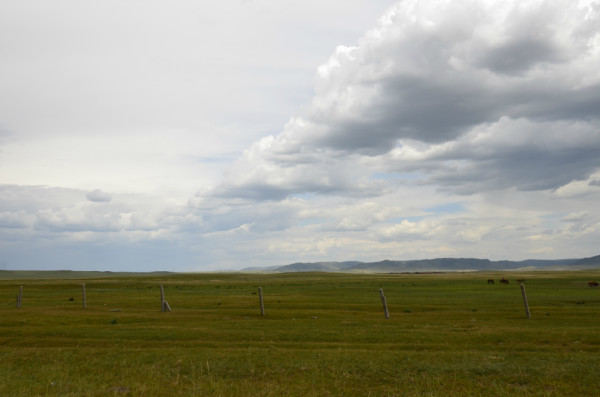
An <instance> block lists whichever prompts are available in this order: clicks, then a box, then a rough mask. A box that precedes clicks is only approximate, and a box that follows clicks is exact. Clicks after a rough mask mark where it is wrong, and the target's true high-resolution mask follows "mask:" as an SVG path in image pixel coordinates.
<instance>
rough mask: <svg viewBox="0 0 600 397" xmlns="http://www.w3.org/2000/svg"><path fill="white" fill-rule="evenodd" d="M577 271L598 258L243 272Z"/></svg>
mask: <svg viewBox="0 0 600 397" xmlns="http://www.w3.org/2000/svg"><path fill="white" fill-rule="evenodd" d="M520 269H522V270H536V269H538V270H569V269H571V270H579V269H600V255H599V256H594V257H591V258H583V259H556V260H541V259H527V260H523V261H507V260H503V261H490V260H489V259H477V258H435V259H419V260H406V261H393V260H383V261H379V262H358V261H348V262H313V263H302V262H298V263H292V264H290V265H284V266H271V267H269V268H257V267H254V268H247V269H243V271H264V272H279V273H291V272H348V273H403V272H433V271H476V270H520Z"/></svg>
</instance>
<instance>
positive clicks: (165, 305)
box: [160, 284, 171, 312]
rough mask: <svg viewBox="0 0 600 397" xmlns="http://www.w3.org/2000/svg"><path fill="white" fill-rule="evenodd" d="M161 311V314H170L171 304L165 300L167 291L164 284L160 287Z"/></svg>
mask: <svg viewBox="0 0 600 397" xmlns="http://www.w3.org/2000/svg"><path fill="white" fill-rule="evenodd" d="M160 311H161V312H170V311H171V306H169V302H167V301H166V300H165V290H164V289H163V286H162V284H161V285H160Z"/></svg>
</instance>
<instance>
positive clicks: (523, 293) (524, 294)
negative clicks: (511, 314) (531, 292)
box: [521, 283, 531, 319]
mask: <svg viewBox="0 0 600 397" xmlns="http://www.w3.org/2000/svg"><path fill="white" fill-rule="evenodd" d="M521 295H523V304H524V305H525V316H526V317H527V318H528V319H530V318H531V313H530V312H529V304H528V303H527V294H526V293H525V284H523V283H521Z"/></svg>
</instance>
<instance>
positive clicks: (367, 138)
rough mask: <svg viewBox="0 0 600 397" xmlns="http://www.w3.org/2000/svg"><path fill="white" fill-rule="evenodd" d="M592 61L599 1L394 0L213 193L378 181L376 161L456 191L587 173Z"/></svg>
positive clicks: (599, 103) (369, 190)
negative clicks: (308, 97)
mask: <svg viewBox="0 0 600 397" xmlns="http://www.w3.org/2000/svg"><path fill="white" fill-rule="evenodd" d="M599 64H600V2H598V1H580V2H577V1H566V0H559V1H554V0H553V1H549V0H530V1H514V0H511V1H506V2H502V3H498V2H493V1H483V0H481V1H466V0H461V1H450V0H438V1H428V2H422V1H417V0H408V1H402V2H400V3H399V4H398V5H396V6H395V7H393V8H392V9H391V10H389V12H388V13H387V14H386V15H384V17H383V18H381V19H380V21H379V23H378V26H377V27H376V28H375V29H373V30H371V31H369V32H368V33H367V34H366V35H365V36H364V37H363V38H362V39H361V40H360V41H359V42H358V44H357V45H356V46H353V47H345V46H340V47H338V48H337V49H336V51H335V53H334V54H333V55H332V56H331V58H330V59H329V60H328V61H327V62H326V63H325V64H323V65H322V66H321V67H319V69H318V73H317V77H316V84H315V95H314V97H313V99H312V101H311V102H310V103H309V104H308V105H307V107H306V109H305V111H304V112H303V114H302V115H301V116H298V117H295V118H292V119H291V120H290V121H289V122H288V124H287V125H286V126H285V128H284V129H283V131H282V132H281V133H280V134H278V135H276V136H269V137H266V138H264V139H262V140H261V141H259V142H256V143H255V144H254V145H253V146H252V147H251V148H249V149H248V150H247V151H246V152H245V153H244V155H243V156H242V157H241V158H240V159H239V160H238V162H237V164H236V165H235V166H234V167H233V168H232V169H231V170H230V172H229V173H228V175H227V177H226V179H225V180H224V181H223V183H222V184H221V185H219V186H217V187H216V188H215V189H214V190H213V191H212V193H211V194H214V195H217V196H220V197H238V198H239V197H242V198H248V199H252V200H265V199H266V200H281V199H283V198H285V197H288V196H291V195H297V194H301V193H306V192H312V193H317V194H323V195H330V194H334V195H335V194H340V195H352V196H361V195H363V196H364V195H379V194H382V192H386V191H387V188H388V187H389V186H386V185H385V184H384V185H382V184H381V181H380V180H376V179H373V178H372V177H371V176H372V175H373V174H374V173H376V172H393V173H397V174H398V175H401V174H404V173H410V172H418V173H420V174H421V176H422V178H421V180H420V182H421V183H429V184H432V185H434V186H439V187H440V188H441V189H445V190H449V191H452V192H457V193H473V192H476V191H478V190H482V189H483V190H489V189H503V188H512V187H514V188H517V189H525V190H540V189H542V190H543V189H557V188H560V187H561V186H564V185H567V184H569V183H571V182H573V181H578V180H587V179H588V178H592V176H593V175H594V173H595V172H597V170H598V169H599V165H600V164H599V162H598V161H597V156H596V154H597V153H598V149H599V148H600V143H599V142H600V135H599V131H600V113H598V109H600V74H599V73H598V65H599ZM594 180H595V179H591V180H590V186H595V185H594V184H593V183H592V182H593V181H594Z"/></svg>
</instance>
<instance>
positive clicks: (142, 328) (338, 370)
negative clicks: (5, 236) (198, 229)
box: [0, 271, 600, 396]
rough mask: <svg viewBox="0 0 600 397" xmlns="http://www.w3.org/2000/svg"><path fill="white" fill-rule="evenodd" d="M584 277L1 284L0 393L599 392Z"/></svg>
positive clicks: (329, 276)
mask: <svg viewBox="0 0 600 397" xmlns="http://www.w3.org/2000/svg"><path fill="white" fill-rule="evenodd" d="M40 277H43V274H42V273H40ZM501 277H506V278H507V279H508V280H509V281H510V283H509V284H507V285H504V284H500V283H498V281H499V279H500V278H501ZM488 279H494V280H495V284H493V285H492V284H488V283H487V280H488ZM517 279H524V280H525V281H524V285H525V288H526V293H527V298H528V302H529V306H530V312H531V318H530V319H527V318H526V316H525V309H524V305H523V299H522V295H521V288H520V286H519V283H518V282H517V281H516V280H517ZM591 280H600V272H599V271H577V272H567V271H564V272H530V273H525V272H505V273H491V272H485V273H480V272H473V273H442V274H378V275H373V274H362V275H358V274H333V273H295V274H245V273H203V274H172V275H164V274H161V275H139V276H137V275H135V276H133V275H120V276H113V275H110V274H109V275H107V276H105V277H96V278H81V279H77V278H76V277H74V278H71V279H49V278H48V279H43V278H35V277H28V278H23V279H10V280H9V279H4V280H0V395H1V396H166V395H168V396H349V395H353V396H410V395H419V396H424V395H425V396H449V395H456V396H469V395H471V396H477V395H494V396H513V395H527V396H584V395H598V393H600V378H599V377H598V374H599V373H600V355H599V353H600V326H599V321H600V317H599V313H600V288H590V287H588V285H587V282H588V281H591ZM82 283H85V285H86V303H87V308H85V309H84V308H83V301H82V298H83V296H82V287H81V284H82ZM160 285H163V286H164V292H165V298H166V300H167V301H168V302H169V305H170V306H171V308H172V311H171V312H161V302H160ZM20 286H23V295H22V300H21V302H22V303H21V304H22V307H21V308H17V307H16V298H17V294H18V293H19V287H20ZM259 287H261V289H262V292H263V296H264V307H265V315H264V316H262V315H261V312H260V306H259V296H258V288H259ZM379 289H382V290H383V292H384V293H385V297H386V301H387V304H388V308H389V313H390V318H389V319H386V318H385V317H384V312H383V307H382V301H381V298H380V295H379Z"/></svg>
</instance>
